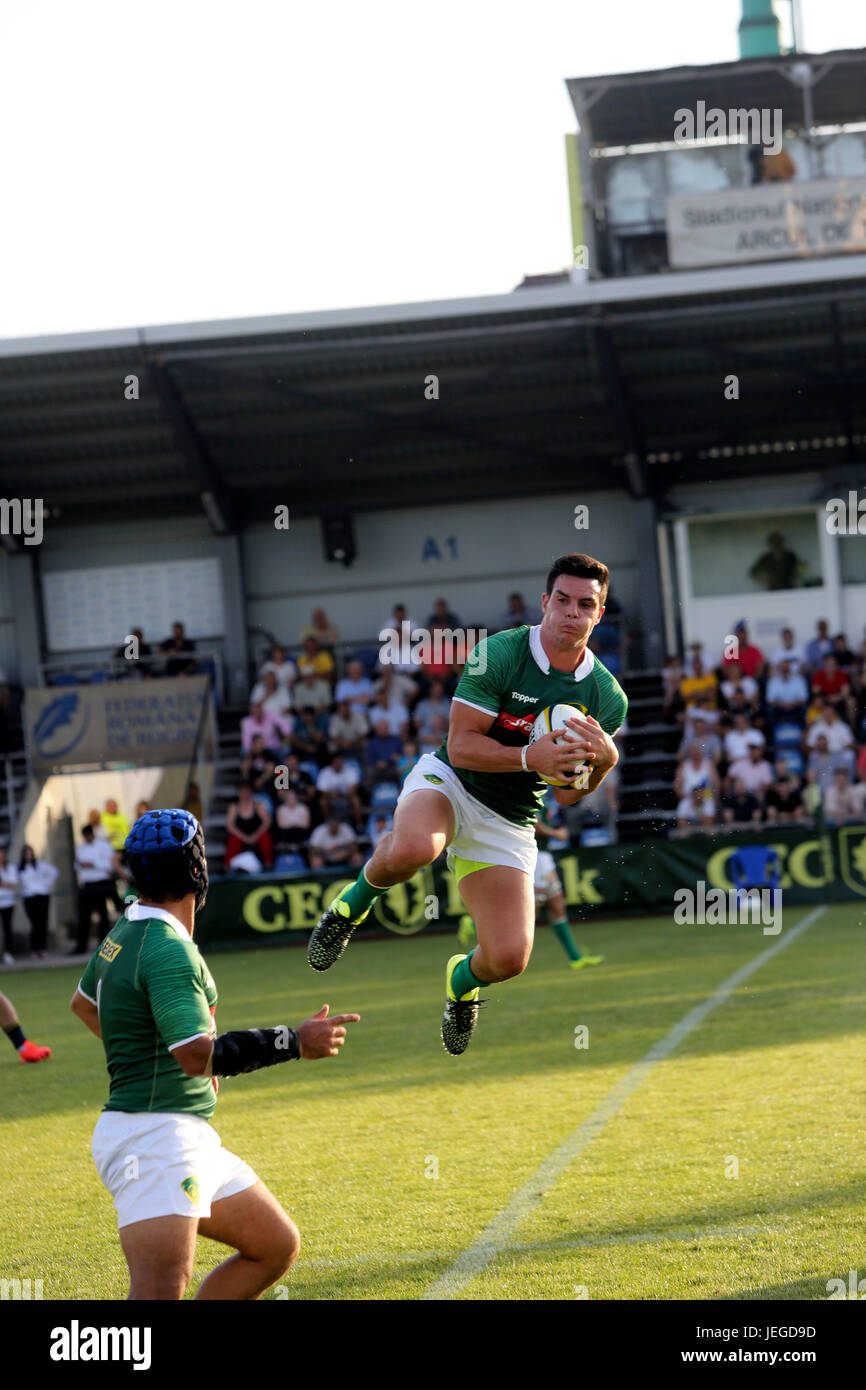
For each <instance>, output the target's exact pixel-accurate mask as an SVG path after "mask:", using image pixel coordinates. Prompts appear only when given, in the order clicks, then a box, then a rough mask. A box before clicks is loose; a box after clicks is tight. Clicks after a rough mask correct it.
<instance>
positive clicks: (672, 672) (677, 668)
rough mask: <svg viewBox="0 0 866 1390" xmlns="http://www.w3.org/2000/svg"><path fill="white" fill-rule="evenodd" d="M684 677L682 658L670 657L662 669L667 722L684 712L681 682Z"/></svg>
mask: <svg viewBox="0 0 866 1390" xmlns="http://www.w3.org/2000/svg"><path fill="white" fill-rule="evenodd" d="M684 676H685V671H684V670H683V663H682V661H681V660H680V658H679V657H678V656H677V655H676V654H674V655H673V656H669V657H668V659H667V661H666V662H665V664H664V666H663V667H662V714H663V716H664V718H665V720H666V721H667V722H671V721H672V720H673V717H674V715H675V714H677V713H678V712H680V711H681V710H682V707H683V705H682V699H681V697H680V681H681V680H682V679H683V677H684Z"/></svg>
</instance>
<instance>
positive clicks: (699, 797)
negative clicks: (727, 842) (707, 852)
mask: <svg viewBox="0 0 866 1390" xmlns="http://www.w3.org/2000/svg"><path fill="white" fill-rule="evenodd" d="M715 824H716V802H715V798H714V797H713V794H712V792H711V791H710V790H709V789H708V788H707V787H694V788H693V789H692V791H691V792H690V793H689V795H688V796H684V797H681V798H680V801H679V803H678V804H677V829H678V830H679V831H685V832H690V831H694V830H698V829H700V830H707V831H709V830H712V829H714V827H715Z"/></svg>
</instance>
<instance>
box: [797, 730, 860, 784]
mask: <svg viewBox="0 0 866 1390" xmlns="http://www.w3.org/2000/svg"><path fill="white" fill-rule="evenodd" d="M855 766H856V764H855V761H854V750H853V749H851V748H840V749H837V751H836V752H833V750H832V749H831V748H830V745H829V743H828V742H827V735H826V734H819V735H818V738H817V740H816V742H815V746H814V748H813V749H812V751H811V753H810V754H809V757H808V759H807V761H806V781H807V783H808V784H809V786H810V787H817V789H818V793H819V795H820V797H821V799H822V800H823V798H824V797H825V796H826V794H827V789H828V788H829V787H830V785H831V783H832V781H833V778H834V776H835V774H836V772H837V771H838V770H839V769H842V771H844V773H845V776H846V778H847V780H848V781H849V782H850V781H852V779H853V777H854V768H855Z"/></svg>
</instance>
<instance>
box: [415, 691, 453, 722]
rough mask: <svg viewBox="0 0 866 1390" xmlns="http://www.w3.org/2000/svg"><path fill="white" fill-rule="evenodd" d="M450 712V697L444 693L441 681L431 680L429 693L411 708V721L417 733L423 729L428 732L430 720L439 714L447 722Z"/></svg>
mask: <svg viewBox="0 0 866 1390" xmlns="http://www.w3.org/2000/svg"><path fill="white" fill-rule="evenodd" d="M450 712H451V697H450V695H446V694H445V686H444V685H443V683H442V681H431V682H430V691H429V694H427V695H425V697H424V699H423V700H419V701H418V703H417V705H416V706H415V708H414V709H413V710H412V722H413V724H414V725H415V728H416V729H417V731H418V733H419V734H420V733H422V732H423V731H425V730H427V731H428V732H429V727H430V723H431V720H433V719H435V718H436V716H437V715H440V716H442V717H443V718H444V719H445V720H446V722H447V720H448V716H449V714H450Z"/></svg>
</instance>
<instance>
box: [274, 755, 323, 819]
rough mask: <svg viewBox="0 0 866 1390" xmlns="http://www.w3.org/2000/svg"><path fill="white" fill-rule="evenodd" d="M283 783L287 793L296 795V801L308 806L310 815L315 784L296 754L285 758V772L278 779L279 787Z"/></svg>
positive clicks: (313, 805) (314, 796)
mask: <svg viewBox="0 0 866 1390" xmlns="http://www.w3.org/2000/svg"><path fill="white" fill-rule="evenodd" d="M283 782H285V783H286V785H287V788H288V790H289V791H293V792H296V793H297V797H298V800H299V801H303V803H304V805H305V806H309V807H310V811H311V813H312V811H313V809H314V808H315V805H316V783H315V782H314V780H313V778H312V777H311V776H310V774H309V773H308V772H305V771H304V770H303V768H302V767H301V762H300V759H299V757H298V755H297V753H290V754H289V756H288V757H287V758H286V771H285V773H284V774H283V776H282V777H281V778H280V783H281V785H282V783H283Z"/></svg>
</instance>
